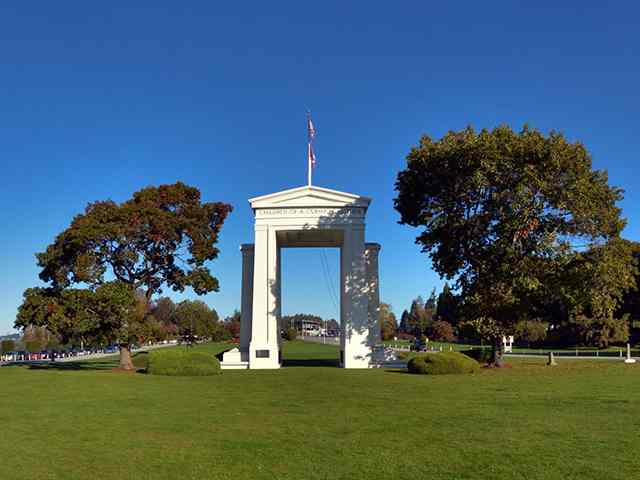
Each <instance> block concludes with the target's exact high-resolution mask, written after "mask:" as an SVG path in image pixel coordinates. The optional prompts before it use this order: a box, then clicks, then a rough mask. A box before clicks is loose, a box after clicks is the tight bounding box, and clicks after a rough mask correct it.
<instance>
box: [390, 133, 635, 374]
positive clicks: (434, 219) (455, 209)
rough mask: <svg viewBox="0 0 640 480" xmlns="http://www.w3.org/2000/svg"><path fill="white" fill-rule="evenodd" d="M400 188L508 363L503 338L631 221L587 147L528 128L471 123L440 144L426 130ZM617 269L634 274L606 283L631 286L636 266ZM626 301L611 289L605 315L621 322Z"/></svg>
mask: <svg viewBox="0 0 640 480" xmlns="http://www.w3.org/2000/svg"><path fill="white" fill-rule="evenodd" d="M396 191H397V193H398V195H397V197H396V199H395V208H396V210H397V211H398V212H399V213H400V223H402V224H406V225H410V226H412V227H418V228H421V229H422V231H421V232H420V234H419V235H418V237H417V238H416V243H418V244H419V245H421V246H422V249H423V251H424V252H426V253H428V254H429V256H430V258H431V262H432V265H433V267H434V268H435V269H436V271H437V272H438V273H439V274H440V275H441V276H443V277H445V278H446V279H447V280H454V281H455V282H456V285H455V287H456V290H458V291H459V292H460V297H461V299H462V305H461V306H460V308H461V311H462V312H463V316H464V317H465V319H467V321H468V322H470V323H472V324H474V325H476V327H477V330H478V332H480V333H481V334H482V335H484V336H486V337H489V338H490V339H491V340H492V342H493V344H494V363H495V364H496V365H498V366H499V365H501V364H502V353H503V347H502V342H501V337H502V335H505V334H512V333H513V330H514V326H515V324H516V323H517V322H518V321H519V320H522V319H527V318H530V317H531V308H532V305H533V304H534V303H535V302H534V300H535V299H536V298H539V297H540V296H543V295H545V294H547V293H550V292H551V291H552V290H553V289H557V288H559V285H558V280H559V279H561V278H562V275H561V274H560V273H561V272H562V271H564V270H565V269H566V268H568V267H567V266H568V265H569V264H570V263H571V259H572V258H575V254H576V252H579V251H580V250H581V249H584V248H585V246H586V247H587V248H591V249H593V248H595V247H597V248H601V249H604V250H607V249H609V248H616V247H617V243H616V241H617V240H618V239H619V238H620V232H621V231H622V229H623V227H624V225H625V221H624V220H623V219H622V218H621V212H620V209H619V208H618V207H617V205H616V203H617V202H618V201H620V200H621V199H622V191H621V190H620V189H618V188H616V187H612V186H610V185H609V184H608V178H607V174H606V172H604V171H599V170H594V169H593V167H592V161H591V156H590V155H589V152H588V151H587V150H586V148H585V147H584V146H583V145H582V144H581V143H571V142H569V141H568V140H567V139H566V138H565V137H564V136H563V135H562V134H561V133H558V132H551V133H549V134H548V135H544V134H542V133H541V132H539V131H537V130H533V129H530V128H528V127H526V126H525V127H524V128H523V129H522V131H520V132H514V131H513V130H511V128H509V127H507V126H500V127H497V128H495V129H494V130H482V131H480V132H476V131H475V130H473V129H472V128H470V127H469V128H467V129H465V130H462V131H459V132H449V133H448V134H446V135H445V136H444V137H443V138H441V139H440V140H435V141H434V140H433V139H431V138H430V137H428V136H424V137H422V139H421V140H420V143H419V145H418V146H416V147H414V148H413V149H412V150H411V152H410V153H409V155H408V157H407V164H406V168H405V169H404V170H402V171H401V172H400V173H399V174H398V177H397V181H396ZM610 259H611V256H610V255H604V254H603V255H593V256H591V257H589V256H581V257H580V261H581V262H591V263H590V264H591V266H592V267H591V268H587V267H586V266H585V265H582V267H581V268H582V270H581V271H584V272H587V271H592V272H597V271H599V266H598V265H601V263H599V262H602V261H609V260H610ZM617 267H619V268H620V269H622V270H624V271H625V272H626V273H625V276H624V278H625V281H623V282H617V283H616V282H614V281H612V279H611V277H607V280H609V281H608V282H607V285H605V286H604V287H605V288H607V289H611V290H615V289H623V290H624V289H625V288H628V286H627V283H628V282H627V281H626V279H627V278H629V277H628V275H627V273H628V272H629V271H630V269H631V268H632V265H631V264H630V263H624V262H622V263H620V264H619V265H617ZM601 287H602V286H601ZM618 298H619V296H618V292H614V293H613V294H607V295H606V298H605V299H604V301H605V302H606V305H604V306H603V307H602V308H604V309H605V310H606V312H602V311H599V310H598V311H597V312H596V314H597V315H604V316H606V317H607V321H609V320H611V321H618V320H617V319H612V318H611V317H610V316H609V312H611V311H613V308H612V307H613V306H615V303H616V301H617V299H618ZM592 299H593V300H595V297H592ZM580 301H581V302H582V305H585V303H589V301H590V300H589V299H583V300H580ZM591 307H593V308H596V309H597V308H600V307H596V305H595V303H593V302H591ZM578 311H579V309H577V310H576V312H578Z"/></svg>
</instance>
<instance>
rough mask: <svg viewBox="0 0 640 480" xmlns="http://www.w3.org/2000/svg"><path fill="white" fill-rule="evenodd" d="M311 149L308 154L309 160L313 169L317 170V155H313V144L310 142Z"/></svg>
mask: <svg viewBox="0 0 640 480" xmlns="http://www.w3.org/2000/svg"><path fill="white" fill-rule="evenodd" d="M308 145H309V149H308V152H307V160H309V165H311V167H312V168H316V155H315V153H313V146H312V145H311V142H309V144H308Z"/></svg>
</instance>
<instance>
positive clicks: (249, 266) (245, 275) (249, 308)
mask: <svg viewBox="0 0 640 480" xmlns="http://www.w3.org/2000/svg"><path fill="white" fill-rule="evenodd" d="M240 251H241V252H242V290H241V291H242V302H241V304H240V351H241V352H242V360H243V361H248V360H249V342H250V341H251V323H252V319H253V315H252V312H253V261H254V258H253V257H254V246H253V243H245V244H243V245H241V246H240Z"/></svg>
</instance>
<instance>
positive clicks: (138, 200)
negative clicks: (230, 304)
mask: <svg viewBox="0 0 640 480" xmlns="http://www.w3.org/2000/svg"><path fill="white" fill-rule="evenodd" d="M231 210H232V207H231V206H230V205H228V204H226V203H221V202H212V203H204V202H202V201H201V199H200V191H199V190H198V189H197V188H195V187H191V186H188V185H185V184H183V183H181V182H178V183H175V184H171V185H161V186H159V187H147V188H143V189H142V190H140V191H138V192H136V193H134V195H133V197H132V198H131V199H129V200H126V201H124V202H122V203H117V202H114V201H112V200H106V201H98V202H95V203H91V204H89V205H88V206H87V208H86V209H85V211H84V213H82V214H80V215H77V216H76V217H75V218H74V219H73V221H72V222H71V225H70V226H69V227H68V228H67V229H65V230H64V231H63V232H62V233H60V234H59V235H58V236H57V237H56V238H55V240H54V242H53V243H52V244H51V245H49V246H48V247H47V249H46V250H45V251H44V252H42V253H38V254H37V255H36V257H37V261H38V266H39V267H40V268H41V271H40V279H41V280H42V281H44V282H47V283H48V284H49V287H48V288H47V289H39V290H35V289H31V292H25V302H26V304H25V305H23V306H24V308H23V312H22V315H19V318H18V320H17V321H16V326H18V327H24V326H25V324H26V323H25V322H34V323H35V324H41V325H45V326H47V328H48V329H49V330H50V331H55V332H58V331H60V332H61V333H63V332H64V333H63V336H70V335H72V334H74V335H75V334H78V332H89V333H90V334H91V335H102V336H104V337H105V338H114V339H115V341H117V342H118V344H119V347H120V367H121V368H123V369H132V368H133V365H132V363H131V354H130V352H131V344H132V343H133V342H134V341H136V339H137V337H136V335H137V330H138V329H137V328H132V327H136V326H140V327H143V326H144V323H145V321H146V320H147V319H148V318H149V317H148V316H147V315H146V314H144V313H143V311H144V312H146V310H147V306H148V304H149V302H150V301H151V298H152V296H153V295H154V294H159V293H161V292H162V289H163V288H170V289H172V290H174V291H176V292H182V291H184V290H185V288H187V287H189V288H191V289H192V290H193V291H194V292H195V293H196V294H198V295H203V294H206V293H208V292H212V291H218V288H219V284H218V280H217V279H216V278H215V277H214V276H213V275H212V274H211V272H210V270H209V268H208V267H207V262H209V261H212V260H214V259H215V258H216V257H217V256H218V253H219V250H218V248H217V247H216V243H217V241H218V235H219V233H220V229H221V228H222V225H223V223H224V221H225V219H226V217H227V215H228V214H229V213H230V212H231ZM109 279H113V281H108V280H109ZM78 284H80V285H86V286H87V287H88V288H87V289H86V293H82V292H81V291H78V289H72V288H71V287H72V286H74V285H78ZM107 286H108V287H107ZM101 287H104V288H102V289H101ZM109 289H111V290H109ZM80 290H84V289H80ZM138 291H142V292H143V296H144V297H145V300H146V302H144V303H145V305H143V306H141V305H140V303H141V302H140V300H139V299H138V300H137V299H136V292H138ZM96 293H102V294H106V295H107V296H104V295H102V296H98V297H97V298H95V296H94V294H96ZM108 294H113V295H114V302H113V305H108V303H109V298H108ZM69 297H73V299H70V298H69ZM84 297H86V298H84ZM69 302H70V305H68V303H69ZM41 303H44V304H45V308H44V309H42V308H35V307H36V306H40V307H42V305H40V304H41ZM96 303H97V305H98V306H99V307H100V312H96V311H95V310H94V308H95V307H96ZM74 305H75V307H77V309H78V311H79V313H78V315H72V316H69V315H68V312H69V311H70V310H73V308H74ZM61 312H63V313H61ZM31 313H32V314H33V315H30V314H31ZM98 313H102V314H104V315H106V317H103V318H102V319H101V320H100V321H98V320H97V317H98ZM36 322H41V323H36ZM85 324H86V325H85ZM74 332H75V333H74Z"/></svg>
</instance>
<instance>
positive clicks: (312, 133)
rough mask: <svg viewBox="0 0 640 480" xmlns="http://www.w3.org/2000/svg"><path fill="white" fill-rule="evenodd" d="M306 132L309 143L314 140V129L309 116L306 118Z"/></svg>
mask: <svg viewBox="0 0 640 480" xmlns="http://www.w3.org/2000/svg"><path fill="white" fill-rule="evenodd" d="M307 131H308V133H309V141H310V142H311V141H312V140H313V139H314V138H316V129H315V127H314V126H313V122H312V121H311V115H309V116H307Z"/></svg>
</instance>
